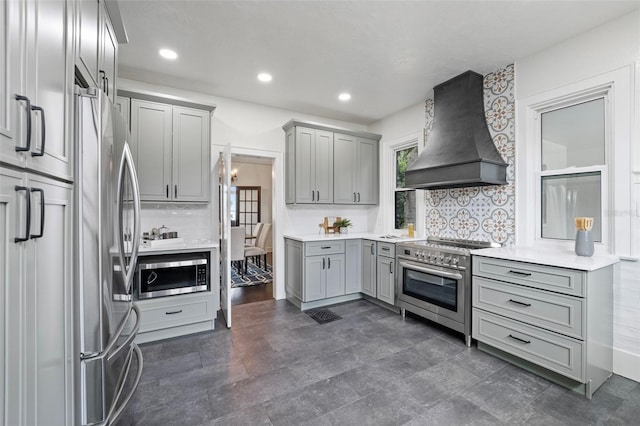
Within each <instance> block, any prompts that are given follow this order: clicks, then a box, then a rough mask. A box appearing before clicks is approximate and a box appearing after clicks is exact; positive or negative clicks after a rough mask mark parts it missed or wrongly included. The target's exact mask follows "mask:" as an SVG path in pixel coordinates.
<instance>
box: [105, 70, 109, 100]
mask: <svg viewBox="0 0 640 426" xmlns="http://www.w3.org/2000/svg"><path fill="white" fill-rule="evenodd" d="M104 79H105V85H104V87H105V92H107V96H109V77H107V75H106V74H105V76H104Z"/></svg>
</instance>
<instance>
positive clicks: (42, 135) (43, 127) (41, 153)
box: [31, 105, 47, 157]
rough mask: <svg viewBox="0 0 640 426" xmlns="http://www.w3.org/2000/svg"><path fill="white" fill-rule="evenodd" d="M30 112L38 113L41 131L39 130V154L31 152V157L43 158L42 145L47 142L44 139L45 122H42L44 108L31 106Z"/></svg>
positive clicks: (45, 138)
mask: <svg viewBox="0 0 640 426" xmlns="http://www.w3.org/2000/svg"><path fill="white" fill-rule="evenodd" d="M31 110H32V111H40V123H41V127H42V129H40V141H41V142H40V152H32V153H31V156H32V157H43V156H44V143H45V141H46V140H47V137H46V129H45V120H44V108H42V107H39V106H36V105H32V106H31Z"/></svg>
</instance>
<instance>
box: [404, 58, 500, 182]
mask: <svg viewBox="0 0 640 426" xmlns="http://www.w3.org/2000/svg"><path fill="white" fill-rule="evenodd" d="M482 80H483V77H482V76H481V75H480V74H478V73H475V72H473V71H467V72H465V73H464V74H460V75H459V76H457V77H454V78H452V79H451V80H449V81H446V82H444V83H442V84H439V85H437V86H436V87H434V88H433V96H434V103H435V111H434V118H433V129H432V130H431V133H430V135H429V140H428V141H427V144H426V145H425V148H424V150H423V151H422V153H421V154H420V156H419V157H418V158H417V159H416V161H414V162H413V163H412V164H411V165H410V166H409V167H408V168H407V172H406V174H405V186H406V187H407V188H415V189H443V188H460V187H465V186H483V185H506V184H507V163H505V162H504V160H503V159H502V157H501V156H500V153H498V150H497V149H496V146H495V145H494V143H493V139H492V138H491V134H490V133H489V129H488V127H487V122H486V119H485V113H484V98H483V82H482Z"/></svg>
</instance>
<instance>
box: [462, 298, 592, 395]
mask: <svg viewBox="0 0 640 426" xmlns="http://www.w3.org/2000/svg"><path fill="white" fill-rule="evenodd" d="M472 323H473V332H472V336H473V338H474V339H476V340H478V341H479V342H482V343H486V344H488V345H491V346H493V347H495V348H498V349H501V350H503V351H505V352H508V353H510V354H513V355H516V356H518V357H520V358H522V359H525V360H527V361H529V362H532V363H534V364H537V365H540V366H542V367H545V368H547V369H549V370H551V371H555V372H556V373H558V374H562V375H563V376H567V377H569V378H571V379H574V380H577V381H579V382H583V383H584V380H585V376H586V372H585V371H584V370H585V368H584V365H585V363H584V355H585V353H584V343H583V342H581V341H579V340H576V339H572V338H570V337H565V336H561V335H559V334H555V333H551V332H548V331H545V330H542V329H540V328H537V327H532V326H529V325H526V324H523V323H521V322H518V321H514V320H510V319H508V318H504V317H501V316H499V315H494V314H490V313H488V312H484V311H482V310H479V309H477V308H473V317H472Z"/></svg>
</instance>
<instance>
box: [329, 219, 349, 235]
mask: <svg viewBox="0 0 640 426" xmlns="http://www.w3.org/2000/svg"><path fill="white" fill-rule="evenodd" d="M333 226H334V227H336V228H338V229H339V230H340V233H341V234H346V233H347V228H349V227H351V221H350V220H349V219H347V218H344V219H340V220H337V221H335V222H334V223H333Z"/></svg>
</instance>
